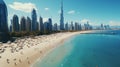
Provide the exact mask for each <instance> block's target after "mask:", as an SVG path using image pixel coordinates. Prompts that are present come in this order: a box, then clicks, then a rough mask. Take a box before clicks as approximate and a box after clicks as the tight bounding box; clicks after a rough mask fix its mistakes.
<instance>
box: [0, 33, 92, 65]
mask: <svg viewBox="0 0 120 67" xmlns="http://www.w3.org/2000/svg"><path fill="white" fill-rule="evenodd" d="M85 32H90V31H82V32H65V33H56V34H51V35H42V36H35V37H25V38H18V39H17V40H16V41H15V42H12V43H11V42H7V43H4V44H3V43H0V67H31V66H32V65H33V64H34V63H35V62H36V61H37V60H38V59H39V60H40V59H42V58H43V57H44V56H45V54H46V53H47V52H49V51H50V50H52V49H53V48H55V47H57V46H59V45H60V44H61V43H63V42H64V40H65V39H67V38H69V37H71V36H73V35H76V34H80V33H85Z"/></svg>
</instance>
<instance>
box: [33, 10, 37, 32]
mask: <svg viewBox="0 0 120 67" xmlns="http://www.w3.org/2000/svg"><path fill="white" fill-rule="evenodd" d="M36 30H37V13H36V10H35V9H33V10H32V31H36Z"/></svg>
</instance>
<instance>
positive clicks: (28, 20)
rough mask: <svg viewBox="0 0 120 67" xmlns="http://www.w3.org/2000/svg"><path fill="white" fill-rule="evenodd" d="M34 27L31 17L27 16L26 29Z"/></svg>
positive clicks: (29, 29)
mask: <svg viewBox="0 0 120 67" xmlns="http://www.w3.org/2000/svg"><path fill="white" fill-rule="evenodd" d="M31 29H32V22H31V19H30V18H29V17H27V21H26V30H27V31H28V32H30V31H31Z"/></svg>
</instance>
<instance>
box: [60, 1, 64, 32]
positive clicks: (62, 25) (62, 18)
mask: <svg viewBox="0 0 120 67" xmlns="http://www.w3.org/2000/svg"><path fill="white" fill-rule="evenodd" d="M60 30H64V16H63V1H61V13H60Z"/></svg>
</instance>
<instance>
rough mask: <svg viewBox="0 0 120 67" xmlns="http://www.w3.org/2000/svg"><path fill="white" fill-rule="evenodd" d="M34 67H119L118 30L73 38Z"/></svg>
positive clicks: (119, 41) (119, 39)
mask: <svg viewBox="0 0 120 67" xmlns="http://www.w3.org/2000/svg"><path fill="white" fill-rule="evenodd" d="M34 67H120V30H113V31H112V30H111V31H102V32H101V31H97V32H94V33H91V34H79V35H76V36H73V37H71V38H70V39H68V40H66V41H65V42H64V44H63V45H61V46H59V47H57V48H55V49H54V50H53V51H51V52H50V53H49V54H47V55H46V56H45V57H44V58H43V59H42V60H41V61H38V62H37V63H36V64H35V65H34Z"/></svg>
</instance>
